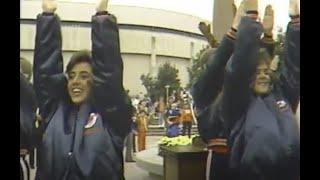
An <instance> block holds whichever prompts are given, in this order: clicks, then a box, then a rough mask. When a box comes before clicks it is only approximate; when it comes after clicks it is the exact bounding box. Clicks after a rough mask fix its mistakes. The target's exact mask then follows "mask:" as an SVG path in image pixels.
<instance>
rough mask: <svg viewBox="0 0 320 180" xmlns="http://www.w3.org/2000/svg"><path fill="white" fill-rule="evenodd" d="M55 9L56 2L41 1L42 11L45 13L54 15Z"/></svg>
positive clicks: (51, 0)
mask: <svg viewBox="0 0 320 180" xmlns="http://www.w3.org/2000/svg"><path fill="white" fill-rule="evenodd" d="M56 9H57V2H56V1H55V0H43V1H42V11H43V12H47V13H54V12H55V11H56Z"/></svg>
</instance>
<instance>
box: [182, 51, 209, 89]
mask: <svg viewBox="0 0 320 180" xmlns="http://www.w3.org/2000/svg"><path fill="white" fill-rule="evenodd" d="M208 49H210V47H209V46H206V47H204V48H203V49H201V50H200V51H199V52H198V53H197V54H196V56H195V57H193V58H192V59H191V62H192V65H191V67H188V68H187V71H188V75H189V83H188V84H187V86H186V88H191V86H192V85H193V84H194V83H195V82H196V81H197V80H198V78H199V77H200V75H201V74H202V72H203V71H204V69H205V67H206V61H205V59H203V58H201V57H202V55H203V53H204V52H205V51H206V50H208Z"/></svg>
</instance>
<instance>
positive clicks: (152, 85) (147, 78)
mask: <svg viewBox="0 0 320 180" xmlns="http://www.w3.org/2000/svg"><path fill="white" fill-rule="evenodd" d="M178 73H179V70H178V69H176V68H175V67H173V66H171V65H170V63H165V64H163V65H162V66H160V67H159V70H158V74H157V77H156V78H155V77H152V76H151V75H150V74H149V73H148V74H147V75H144V74H142V75H141V76H140V80H141V81H142V85H143V86H144V87H145V88H146V90H147V95H148V96H149V97H151V99H152V100H155V99H159V97H160V96H166V88H165V86H166V85H169V86H170V88H169V94H170V93H171V92H172V91H173V90H178V89H180V79H179V78H178Z"/></svg>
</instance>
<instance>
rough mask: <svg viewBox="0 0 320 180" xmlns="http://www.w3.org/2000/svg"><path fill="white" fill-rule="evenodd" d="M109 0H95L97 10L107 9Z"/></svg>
mask: <svg viewBox="0 0 320 180" xmlns="http://www.w3.org/2000/svg"><path fill="white" fill-rule="evenodd" d="M108 2H109V0H98V1H97V8H96V10H97V12H102V11H107V8H108Z"/></svg>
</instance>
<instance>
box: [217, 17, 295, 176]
mask: <svg viewBox="0 0 320 180" xmlns="http://www.w3.org/2000/svg"><path fill="white" fill-rule="evenodd" d="M262 29H263V28H262V25H261V24H260V23H257V22H255V21H253V20H252V19H250V18H249V17H244V18H243V19H242V20H241V23H240V25H239V29H238V33H237V41H236V44H235V50H234V53H233V56H232V57H231V59H230V61H229V62H228V64H227V67H226V73H225V78H224V88H223V95H222V107H221V110H222V116H223V119H224V120H225V122H226V123H227V128H228V132H231V134H230V136H229V139H228V144H229V146H230V149H231V157H230V167H231V168H232V169H233V170H234V172H235V173H236V175H237V177H239V179H273V180H276V179H279V180H280V179H293V178H297V177H298V176H299V163H300V138H299V133H298V127H297V124H296V123H295V122H296V121H295V120H294V118H295V117H294V114H293V112H292V108H291V107H292V105H294V103H296V102H297V100H298V98H299V93H300V78H299V75H300V71H299V69H300V63H299V62H300V27H299V26H296V25H291V24H289V25H288V29H287V34H286V42H285V43H286V45H285V62H284V66H285V69H284V70H282V71H281V72H280V81H279V82H276V83H275V84H274V88H273V90H272V92H271V93H270V94H269V95H267V96H265V97H260V96H254V95H253V93H252V90H251V89H250V83H251V82H252V77H253V75H254V73H255V70H256V67H257V60H258V51H259V48H260V46H259V41H260V37H261V33H262Z"/></svg>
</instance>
